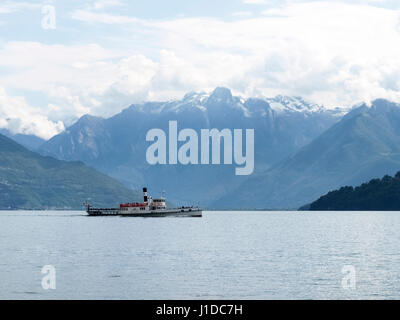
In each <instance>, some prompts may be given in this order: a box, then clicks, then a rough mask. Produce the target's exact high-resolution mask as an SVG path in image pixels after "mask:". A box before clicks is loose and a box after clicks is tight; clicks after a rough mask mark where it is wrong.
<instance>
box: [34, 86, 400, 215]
mask: <svg viewBox="0 0 400 320" xmlns="http://www.w3.org/2000/svg"><path fill="white" fill-rule="evenodd" d="M349 110H350V109H341V108H337V109H326V108H324V107H322V106H319V105H316V104H312V103H308V102H307V101H304V100H303V99H301V98H299V97H285V96H277V97H275V98H269V99H267V98H265V99H261V98H249V99H243V98H241V97H235V96H232V94H231V92H230V90H229V89H227V88H216V89H215V90H214V91H213V92H212V93H211V94H206V93H195V92H191V93H188V94H187V95H186V96H185V97H184V98H183V99H182V100H177V101H168V102H147V103H143V104H137V105H131V106H130V107H128V108H126V109H125V110H123V111H122V112H121V113H119V114H117V115H115V116H113V117H111V118H108V119H104V118H100V117H94V116H90V115H86V116H83V117H82V118H80V119H79V120H78V121H77V122H76V123H75V124H73V125H72V126H70V127H69V128H67V129H66V130H65V132H63V133H61V134H59V135H57V136H54V137H53V138H52V139H50V140H49V141H46V142H44V143H43V144H41V146H40V148H39V150H40V152H41V153H42V154H44V155H50V156H53V157H56V158H58V159H61V160H73V161H76V160H79V161H83V162H84V163H85V164H87V165H89V166H92V167H94V168H96V169H97V170H99V171H101V172H103V173H105V174H108V175H110V176H112V177H114V178H116V179H117V180H119V181H121V182H122V183H123V184H124V185H125V186H126V187H128V188H131V189H140V188H141V187H142V186H148V187H149V191H150V192H151V193H152V194H154V195H158V194H160V193H161V191H162V190H166V191H167V197H168V198H169V200H170V201H172V202H175V203H179V204H189V203H191V204H197V203H200V204H201V205H203V206H207V207H210V208H226V209H229V208H236V209H240V208H246V209H247V208H257V209H294V208H298V207H300V206H302V205H304V204H306V203H309V202H312V201H314V200H316V199H318V198H319V197H320V196H321V195H323V194H325V193H326V192H328V191H330V190H333V189H336V188H339V187H341V186H344V185H353V186H355V185H358V184H360V183H363V182H366V181H368V180H370V179H372V178H377V177H382V176H384V175H385V174H394V173H395V172H397V171H398V170H399V168H400V106H399V105H398V104H395V103H392V102H389V101H386V100H376V101H374V102H373V103H372V105H371V106H367V105H365V104H361V105H359V106H357V107H353V108H352V109H351V111H349ZM170 120H176V121H177V122H178V130H181V129H184V128H192V129H194V130H196V131H197V132H200V130H201V129H206V128H209V129H210V128H217V129H220V130H221V129H223V128H228V129H246V128H250V129H254V130H255V171H254V173H253V174H252V175H250V176H236V175H235V169H234V168H235V167H236V165H235V164H233V165H222V164H221V165H186V166H185V165H181V164H178V165H149V164H148V163H147V161H146V149H147V148H148V146H149V145H150V144H151V143H150V142H146V139H145V136H146V133H147V131H148V130H150V129H153V128H161V129H163V130H164V131H165V132H166V133H167V134H168V123H169V121H170ZM180 144H183V143H180ZM221 147H222V146H221Z"/></svg>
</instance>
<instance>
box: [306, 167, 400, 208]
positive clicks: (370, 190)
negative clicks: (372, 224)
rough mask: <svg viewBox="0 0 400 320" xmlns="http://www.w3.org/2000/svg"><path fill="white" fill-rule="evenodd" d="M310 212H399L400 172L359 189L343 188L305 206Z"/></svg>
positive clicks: (365, 184) (363, 185)
mask: <svg viewBox="0 0 400 320" xmlns="http://www.w3.org/2000/svg"><path fill="white" fill-rule="evenodd" d="M304 209H309V210H322V211H324V210H339V211H340V210H342V211H343V210H346V211H347V210H348V211H354V210H360V211H368V210H371V211H399V210H400V172H398V173H397V174H396V175H395V176H394V177H390V176H385V177H383V178H382V179H372V180H371V181H370V182H368V183H363V184H362V185H361V186H359V187H355V188H353V187H350V186H348V187H342V188H340V189H339V190H335V191H331V192H329V193H328V194H326V195H324V196H322V197H321V198H319V199H318V200H317V201H315V202H313V203H311V204H310V205H308V206H305V207H304Z"/></svg>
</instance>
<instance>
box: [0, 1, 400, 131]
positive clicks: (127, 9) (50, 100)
mask: <svg viewBox="0 0 400 320" xmlns="http://www.w3.org/2000/svg"><path fill="white" fill-rule="evenodd" d="M217 86H225V87H229V88H230V89H231V90H232V92H233V93H234V94H235V95H240V96H243V97H250V96H252V97H273V96H275V95H278V94H282V95H296V96H302V97H303V98H305V99H308V100H310V101H312V102H315V103H318V104H321V105H324V106H326V107H327V108H331V107H336V106H346V107H348V106H352V105H354V104H357V103H360V102H370V101H372V100H373V99H376V98H385V99H389V100H392V101H396V102H400V1H398V0H346V1H344V0H329V1H318V0H282V1H278V0H213V1H211V0H180V1H178V0H169V1H165V0H147V1H132V0H131V1H128V0H91V1H89V0H52V1H51V0H47V1H46V0H43V1H36V0H32V1H23V0H22V1H7V0H2V1H1V2H0V128H7V129H9V130H10V131H12V132H13V133H25V134H35V135H38V136H40V137H42V138H45V139H48V138H50V137H51V136H53V135H55V134H57V133H59V132H61V131H62V130H64V129H65V128H66V127H67V126H69V125H71V124H72V123H73V122H74V121H76V119H78V118H79V117H81V116H82V115H85V114H92V115H97V116H102V117H109V116H111V115H113V114H116V113H118V112H120V111H121V110H122V109H124V108H126V107H128V106H129V105H131V104H132V103H141V102H144V101H164V100H171V99H180V98H182V97H183V96H184V94H185V93H187V92H189V91H211V90H213V89H214V88H215V87H217Z"/></svg>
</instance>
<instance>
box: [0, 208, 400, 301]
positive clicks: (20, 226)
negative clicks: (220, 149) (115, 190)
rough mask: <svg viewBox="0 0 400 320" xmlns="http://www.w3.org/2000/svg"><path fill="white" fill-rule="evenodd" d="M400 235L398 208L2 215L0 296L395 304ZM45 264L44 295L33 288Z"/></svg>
mask: <svg viewBox="0 0 400 320" xmlns="http://www.w3.org/2000/svg"><path fill="white" fill-rule="evenodd" d="M399 234H400V213H398V212H205V213H204V216H203V218H127V217H125V218H122V217H88V216H86V215H85V213H84V212H65V211H63V212H60V211H58V212H56V211H40V212H28V211H19V212H8V211H3V212H0V298H1V299H363V298H365V299H372V298H375V299H392V298H397V299H399V298H400V236H399ZM45 265H52V266H54V268H55V270H56V289H54V290H53V289H49V290H45V289H43V288H42V284H41V282H42V277H43V276H44V275H43V274H42V273H41V270H42V268H43V266H45ZM345 266H351V267H345ZM343 267H345V269H344V270H352V271H355V277H353V278H351V279H355V283H354V282H351V281H350V282H348V281H347V282H346V281H345V284H346V283H351V284H355V288H354V289H352V287H351V286H350V288H349V286H344V288H343V286H342V281H343V280H342V279H343V277H346V276H349V275H352V273H351V272H352V271H351V272H350V273H342V268H343ZM346 268H347V269H346ZM348 268H350V269H348ZM346 279H347V278H346Z"/></svg>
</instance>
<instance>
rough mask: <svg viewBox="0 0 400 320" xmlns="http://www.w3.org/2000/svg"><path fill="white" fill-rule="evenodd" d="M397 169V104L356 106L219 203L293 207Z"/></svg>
mask: <svg viewBox="0 0 400 320" xmlns="http://www.w3.org/2000/svg"><path fill="white" fill-rule="evenodd" d="M399 168H400V105H399V104H395V103H391V102H389V101H386V100H375V101H374V102H373V103H372V106H371V107H368V106H367V105H365V104H364V105H361V106H359V107H358V108H356V109H354V110H352V111H351V112H350V113H348V114H347V115H345V116H344V117H343V119H342V120H341V121H340V122H338V123H336V124H335V125H333V126H332V127H331V128H330V129H328V130H327V131H326V132H324V133H323V134H322V135H321V136H319V137H318V138H316V139H315V140H314V141H313V142H311V143H310V144H308V145H307V146H305V147H303V148H302V149H301V150H300V151H299V152H297V153H296V154H295V155H293V156H291V157H289V158H288V159H286V160H285V161H283V162H280V163H278V164H277V165H275V166H274V167H273V168H271V169H270V170H268V171H266V172H264V173H263V174H261V175H258V176H255V177H251V178H249V179H248V180H247V181H246V182H245V183H244V184H243V185H241V186H240V187H239V188H237V189H236V190H234V191H232V192H231V193H229V194H228V195H226V196H225V197H223V198H222V199H219V201H218V205H219V206H222V207H235V208H298V207H300V206H301V205H304V204H306V203H309V202H311V201H313V200H316V199H318V198H319V197H320V196H321V195H323V194H325V193H326V192H328V191H330V190H333V189H336V188H338V187H340V186H347V185H349V186H354V185H359V184H361V183H363V182H366V181H369V180H370V179H372V178H376V177H381V176H384V175H386V174H388V175H393V174H394V173H396V172H397V171H398V170H399Z"/></svg>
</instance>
